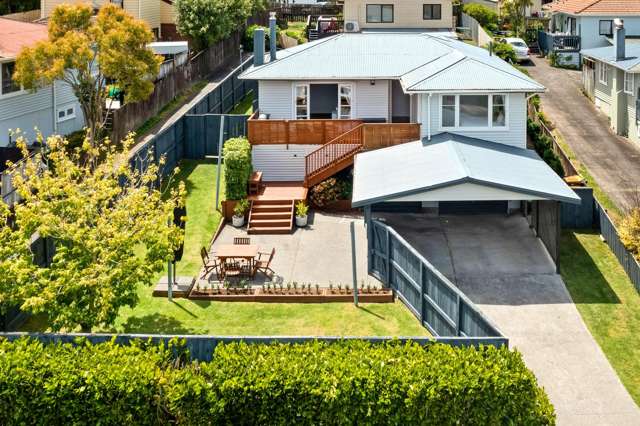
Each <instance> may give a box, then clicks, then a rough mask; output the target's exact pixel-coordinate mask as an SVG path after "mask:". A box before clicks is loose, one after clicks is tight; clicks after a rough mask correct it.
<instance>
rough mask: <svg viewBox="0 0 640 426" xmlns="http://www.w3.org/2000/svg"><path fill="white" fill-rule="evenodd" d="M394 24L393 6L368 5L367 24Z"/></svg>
mask: <svg viewBox="0 0 640 426" xmlns="http://www.w3.org/2000/svg"><path fill="white" fill-rule="evenodd" d="M392 22H393V5H392V4H368V5H367V23H371V24H380V23H392Z"/></svg>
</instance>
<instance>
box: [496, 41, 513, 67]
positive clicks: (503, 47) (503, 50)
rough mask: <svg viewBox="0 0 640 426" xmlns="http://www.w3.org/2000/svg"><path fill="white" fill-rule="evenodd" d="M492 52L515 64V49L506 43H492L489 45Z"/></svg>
mask: <svg viewBox="0 0 640 426" xmlns="http://www.w3.org/2000/svg"><path fill="white" fill-rule="evenodd" d="M491 48H492V49H493V53H494V54H495V55H496V56H498V57H500V58H501V59H504V60H505V61H507V62H511V63H512V64H515V63H516V62H517V57H516V51H515V50H514V49H513V46H511V45H510V44H508V43H493V46H491Z"/></svg>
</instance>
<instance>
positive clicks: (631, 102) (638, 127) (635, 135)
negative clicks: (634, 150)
mask: <svg viewBox="0 0 640 426" xmlns="http://www.w3.org/2000/svg"><path fill="white" fill-rule="evenodd" d="M633 78H634V81H633V95H630V94H628V93H626V94H625V99H626V101H627V108H626V112H627V120H626V122H627V137H628V138H629V139H630V140H631V141H633V142H635V143H640V123H638V120H640V117H636V100H637V99H638V98H637V96H638V88H639V87H638V85H639V84H640V74H634V76H633Z"/></svg>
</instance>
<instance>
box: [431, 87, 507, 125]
mask: <svg viewBox="0 0 640 426" xmlns="http://www.w3.org/2000/svg"><path fill="white" fill-rule="evenodd" d="M440 99H441V111H440V117H441V120H440V127H442V128H443V129H447V128H452V129H456V128H459V129H492V128H493V129H500V128H503V129H504V128H506V127H507V96H506V95H504V94H497V95H443V96H441V98H440Z"/></svg>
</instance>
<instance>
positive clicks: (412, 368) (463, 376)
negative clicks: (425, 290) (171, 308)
mask: <svg viewBox="0 0 640 426" xmlns="http://www.w3.org/2000/svg"><path fill="white" fill-rule="evenodd" d="M175 353H177V354H181V353H182V352H181V348H180V347H179V346H176V345H175V344H174V345H173V346H172V347H171V348H169V349H163V348H161V347H160V348H159V347H155V346H151V345H148V344H142V343H135V344H134V345H133V346H131V347H121V346H118V345H116V344H114V343H103V344H98V345H94V346H92V345H88V344H81V345H79V346H77V347H73V346H71V345H69V344H65V345H48V346H43V345H42V344H40V343H37V342H36V341H33V340H27V339H22V340H19V341H17V342H15V343H9V342H7V341H0V354H1V355H2V356H0V390H1V392H0V424H7V425H12V424H34V423H35V424H86V423H97V422H98V421H99V423H100V424H107V425H108V424H125V423H128V424H162V423H176V424H292V423H295V424H356V423H358V424H456V423H464V424H528V425H544V424H553V423H554V421H555V414H554V411H553V407H552V406H551V404H550V403H549V401H548V399H547V396H546V395H545V393H544V391H543V390H542V389H541V388H539V387H538V385H537V382H536V379H535V377H534V375H533V373H531V371H529V370H528V369H527V368H526V366H525V365H524V363H523V361H522V358H521V356H520V354H519V353H518V352H511V351H509V350H508V349H507V348H506V347H502V348H495V347H492V346H488V347H481V348H480V349H474V348H454V347H451V346H446V345H441V344H433V345H430V346H428V347H426V348H423V347H421V346H419V345H417V344H410V343H408V344H401V343H399V342H389V343H386V344H378V345H374V344H371V343H368V342H364V341H351V342H346V341H345V342H338V343H333V344H326V343H320V342H310V343H305V344H299V345H285V344H273V345H247V344H244V343H232V344H220V345H218V346H217V348H216V350H215V354H214V357H213V360H212V361H211V362H201V363H188V362H187V363H185V362H179V361H178V362H176V361H175V360H174V359H173V357H172V356H173V354H175Z"/></svg>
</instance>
